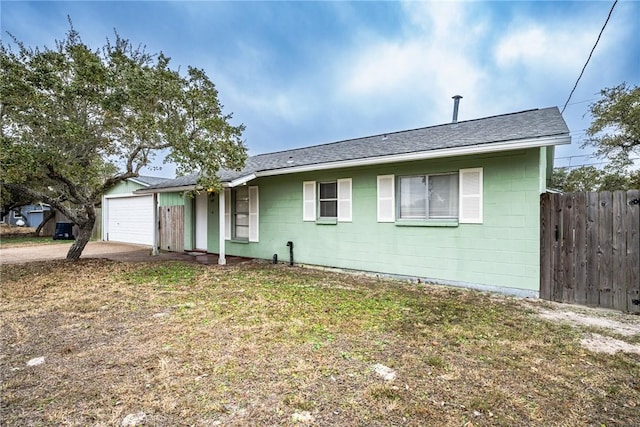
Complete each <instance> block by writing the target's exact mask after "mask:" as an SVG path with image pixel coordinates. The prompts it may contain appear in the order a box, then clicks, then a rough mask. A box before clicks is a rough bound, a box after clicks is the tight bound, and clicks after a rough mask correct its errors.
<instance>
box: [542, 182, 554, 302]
mask: <svg viewBox="0 0 640 427" xmlns="http://www.w3.org/2000/svg"><path fill="white" fill-rule="evenodd" d="M551 196H552V194H551V193H545V194H543V195H542V196H541V198H540V233H541V235H542V238H541V239H540V259H541V260H542V261H541V262H540V298H543V299H551V284H552V273H551V270H552V269H551V268H548V267H549V266H550V265H551V260H552V259H553V258H552V254H553V251H552V248H551V247H550V246H551V242H552V240H551V239H552V236H550V233H553V228H552V227H551V206H550V204H551ZM545 267H547V268H545Z"/></svg>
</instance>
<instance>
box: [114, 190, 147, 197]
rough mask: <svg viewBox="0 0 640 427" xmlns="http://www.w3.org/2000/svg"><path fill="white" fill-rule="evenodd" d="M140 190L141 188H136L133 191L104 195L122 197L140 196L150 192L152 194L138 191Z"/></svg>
mask: <svg viewBox="0 0 640 427" xmlns="http://www.w3.org/2000/svg"><path fill="white" fill-rule="evenodd" d="M138 191H140V190H136V191H134V192H133V193H119V194H105V195H104V196H102V197H104V198H105V199H119V198H122V197H140V196H146V195H148V194H151V193H138Z"/></svg>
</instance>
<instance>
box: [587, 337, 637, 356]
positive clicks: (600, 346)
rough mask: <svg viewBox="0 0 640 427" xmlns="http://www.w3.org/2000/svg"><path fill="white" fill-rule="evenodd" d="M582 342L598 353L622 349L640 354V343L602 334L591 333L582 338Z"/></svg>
mask: <svg viewBox="0 0 640 427" xmlns="http://www.w3.org/2000/svg"><path fill="white" fill-rule="evenodd" d="M580 344H582V346H583V347H585V348H586V349H589V350H591V351H595V352H598V353H607V354H615V353H617V352H619V351H622V352H625V353H635V354H640V345H633V344H629V343H628V342H625V341H622V340H617V339H615V338H611V337H607V336H604V335H600V334H589V335H587V336H586V337H585V338H582V339H581V340H580Z"/></svg>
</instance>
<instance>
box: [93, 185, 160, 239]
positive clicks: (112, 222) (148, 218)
mask: <svg viewBox="0 0 640 427" xmlns="http://www.w3.org/2000/svg"><path fill="white" fill-rule="evenodd" d="M104 203H105V204H106V206H103V207H102V208H103V211H104V212H105V217H104V224H106V227H105V230H104V240H109V241H111V242H124V243H137V244H140V245H150V246H151V245H153V196H129V197H107V198H105V199H104Z"/></svg>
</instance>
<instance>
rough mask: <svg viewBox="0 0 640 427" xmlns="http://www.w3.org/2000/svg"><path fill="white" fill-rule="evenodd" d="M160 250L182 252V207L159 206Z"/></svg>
mask: <svg viewBox="0 0 640 427" xmlns="http://www.w3.org/2000/svg"><path fill="white" fill-rule="evenodd" d="M159 210H160V249H162V250H165V251H172V252H182V251H183V250H184V227H183V224H184V206H160V208H159Z"/></svg>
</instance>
